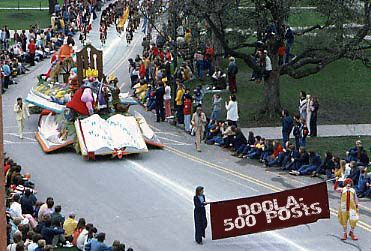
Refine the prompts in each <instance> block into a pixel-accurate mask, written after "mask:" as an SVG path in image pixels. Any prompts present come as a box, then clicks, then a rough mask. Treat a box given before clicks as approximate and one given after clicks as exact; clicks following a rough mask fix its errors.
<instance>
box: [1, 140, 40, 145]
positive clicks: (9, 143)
mask: <svg viewBox="0 0 371 251" xmlns="http://www.w3.org/2000/svg"><path fill="white" fill-rule="evenodd" d="M17 144H18V145H23V144H37V142H30V141H20V142H13V141H7V142H6V141H5V140H4V145H17Z"/></svg>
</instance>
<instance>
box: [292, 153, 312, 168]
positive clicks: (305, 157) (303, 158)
mask: <svg viewBox="0 0 371 251" xmlns="http://www.w3.org/2000/svg"><path fill="white" fill-rule="evenodd" d="M295 160H297V161H298V162H299V163H300V165H301V166H302V165H308V164H309V154H308V153H307V152H304V153H299V157H298V158H297V159H295Z"/></svg>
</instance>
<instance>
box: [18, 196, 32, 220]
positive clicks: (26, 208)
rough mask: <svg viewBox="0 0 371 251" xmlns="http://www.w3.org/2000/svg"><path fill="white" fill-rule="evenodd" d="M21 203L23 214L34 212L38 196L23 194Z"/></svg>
mask: <svg viewBox="0 0 371 251" xmlns="http://www.w3.org/2000/svg"><path fill="white" fill-rule="evenodd" d="M20 203H21V206H22V213H23V214H31V215H33V214H34V206H35V204H36V197H35V196H34V195H30V196H25V195H24V196H22V197H21V201H20Z"/></svg>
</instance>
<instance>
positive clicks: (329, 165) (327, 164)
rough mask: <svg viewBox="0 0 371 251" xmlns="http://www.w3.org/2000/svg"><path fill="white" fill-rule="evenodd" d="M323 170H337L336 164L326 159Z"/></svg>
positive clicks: (322, 166)
mask: <svg viewBox="0 0 371 251" xmlns="http://www.w3.org/2000/svg"><path fill="white" fill-rule="evenodd" d="M321 168H322V169H324V170H332V169H334V168H335V164H334V162H333V161H332V159H329V158H326V159H325V160H324V161H323V163H322V165H321Z"/></svg>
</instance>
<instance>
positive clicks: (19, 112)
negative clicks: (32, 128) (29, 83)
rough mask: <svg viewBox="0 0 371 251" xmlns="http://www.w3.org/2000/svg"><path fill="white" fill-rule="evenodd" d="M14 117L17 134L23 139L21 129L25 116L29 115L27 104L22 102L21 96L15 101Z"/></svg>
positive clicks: (22, 128)
mask: <svg viewBox="0 0 371 251" xmlns="http://www.w3.org/2000/svg"><path fill="white" fill-rule="evenodd" d="M14 113H15V118H16V120H17V125H18V135H19V138H20V139H23V130H24V124H25V121H26V118H29V117H30V112H29V111H28V106H27V105H26V104H25V103H23V101H22V98H17V103H16V104H15V105H14Z"/></svg>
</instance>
